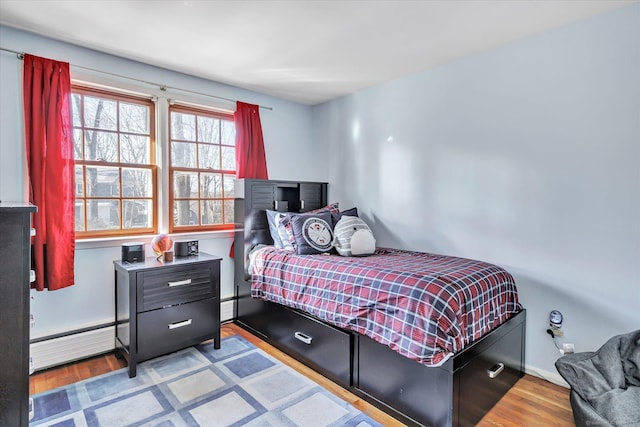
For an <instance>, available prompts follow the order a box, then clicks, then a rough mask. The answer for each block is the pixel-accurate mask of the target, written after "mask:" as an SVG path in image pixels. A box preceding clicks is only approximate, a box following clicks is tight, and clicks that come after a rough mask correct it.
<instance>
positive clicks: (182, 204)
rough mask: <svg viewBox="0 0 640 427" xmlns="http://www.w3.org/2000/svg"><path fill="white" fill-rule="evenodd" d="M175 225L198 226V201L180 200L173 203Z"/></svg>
mask: <svg viewBox="0 0 640 427" xmlns="http://www.w3.org/2000/svg"><path fill="white" fill-rule="evenodd" d="M173 215H174V216H173V218H174V220H173V223H174V224H175V225H198V201H197V200H179V201H176V202H173Z"/></svg>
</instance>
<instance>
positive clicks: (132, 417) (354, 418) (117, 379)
mask: <svg viewBox="0 0 640 427" xmlns="http://www.w3.org/2000/svg"><path fill="white" fill-rule="evenodd" d="M33 398H34V409H35V416H34V418H33V419H32V421H31V423H30V425H32V426H56V427H93V426H101V427H124V426H162V427H179V426H207V427H208V426H304V427H307V426H308V427H316V426H318V427H321V426H357V427H366V426H380V424H379V423H377V422H375V421H374V420H372V419H371V418H369V417H367V416H366V415H365V414H363V413H362V412H360V411H358V410H357V409H355V408H354V407H353V406H351V405H349V404H348V403H346V402H345V401H343V400H341V399H340V398H338V397H336V396H335V395H333V394H331V393H329V392H328V391H327V390H325V389H323V388H322V387H320V386H319V385H318V384H316V383H314V382H313V381H311V380H309V379H308V378H306V377H305V376H303V375H301V374H299V373H298V372H296V371H295V370H293V369H292V368H290V367H288V366H286V365H284V364H283V363H281V362H280V361H278V360H277V359H275V358H273V357H271V356H269V355H268V354H267V353H265V352H263V351H262V350H260V349H258V348H256V347H255V346H254V345H253V344H251V343H250V342H248V341H246V340H245V339H243V338H242V337H239V336H233V337H229V338H226V339H224V340H223V341H222V345H221V348H220V349H219V350H214V349H213V344H212V343H210V344H209V343H205V344H201V345H199V346H195V347H189V348H187V349H185V350H182V351H179V352H176V353H172V354H169V355H166V356H162V357H158V358H156V359H152V360H149V361H146V362H143V363H141V364H139V365H138V367H137V376H136V377H134V378H129V376H128V370H127V368H123V369H119V370H117V371H114V372H110V373H108V374H104V375H101V376H98V377H93V378H90V379H87V380H84V381H81V382H77V383H75V384H71V385H68V386H65V387H61V388H58V389H55V390H50V391H47V392H44V393H41V394H37V395H34V396H33Z"/></svg>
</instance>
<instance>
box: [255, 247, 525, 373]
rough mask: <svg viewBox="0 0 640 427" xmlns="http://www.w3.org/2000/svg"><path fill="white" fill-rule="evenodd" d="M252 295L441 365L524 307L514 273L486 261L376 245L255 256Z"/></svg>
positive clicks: (272, 250) (271, 251) (263, 252)
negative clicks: (342, 251) (362, 251)
mask: <svg viewBox="0 0 640 427" xmlns="http://www.w3.org/2000/svg"><path fill="white" fill-rule="evenodd" d="M254 256H255V258H254V262H253V270H252V286H251V294H252V296H253V297H256V298H262V299H264V300H267V301H272V302H275V303H278V304H283V305H286V306H289V307H293V308H296V309H300V310H302V311H306V312H308V313H311V314H313V315H314V316H316V317H317V318H319V319H321V320H324V321H326V322H327V323H330V324H333V325H335V326H339V327H341V328H344V329H349V330H352V331H356V332H358V333H360V334H363V335H366V336H368V337H371V338H372V339H374V340H375V341H378V342H379V343H381V344H384V345H387V346H389V347H390V348H391V349H393V350H395V351H396V352H398V353H400V354H401V355H403V356H405V357H408V358H409V359H412V360H415V361H417V362H420V363H422V364H425V365H428V366H439V365H441V364H443V363H444V362H446V361H447V359H449V357H450V356H451V355H452V354H453V353H455V352H457V351H459V350H461V349H462V348H464V346H466V345H467V344H469V343H471V342H473V341H475V340H477V339H478V338H480V337H482V336H483V335H484V334H486V333H487V332H489V331H491V330H492V329H494V328H496V327H497V326H498V325H500V324H501V323H503V322H505V321H506V320H507V319H509V318H510V317H511V316H512V315H513V314H515V313H517V312H519V311H520V310H521V309H522V306H521V305H520V303H519V301H518V294H517V290H516V285H515V282H514V280H513V277H512V276H511V274H509V273H508V272H507V271H505V270H504V269H502V268H500V267H498V266H496V265H493V264H489V263H486V262H481V261H475V260H470V259H464V258H456V257H450V256H443V255H434V254H428V253H421V252H409V251H402V250H396V249H384V248H378V249H377V250H376V253H375V254H373V255H370V256H367V257H341V256H339V255H296V254H295V253H293V252H289V251H285V250H282V249H276V248H274V247H271V246H268V247H264V248H261V249H258V250H257V252H256V253H255V254H254Z"/></svg>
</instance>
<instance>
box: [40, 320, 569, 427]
mask: <svg viewBox="0 0 640 427" xmlns="http://www.w3.org/2000/svg"><path fill="white" fill-rule="evenodd" d="M232 335H240V336H242V337H243V338H245V339H246V340H247V341H249V342H251V343H253V344H254V345H255V346H256V347H258V348H260V349H262V350H264V351H265V352H267V353H269V354H270V355H271V356H273V357H275V358H276V359H279V360H281V361H282V362H283V363H285V364H287V365H289V366H291V367H292V368H293V369H295V370H296V371H298V372H300V373H302V374H303V375H305V376H307V377H309V378H310V379H312V380H313V381H315V382H317V383H318V384H319V385H321V386H322V387H324V388H325V389H327V390H329V391H331V392H332V393H334V394H335V395H337V396H339V397H340V398H342V399H344V400H345V401H347V402H349V403H351V404H352V405H353V406H354V407H356V408H358V409H359V410H361V411H362V412H364V413H366V414H367V415H369V416H370V417H371V418H373V419H374V420H376V421H378V422H379V423H381V424H383V425H385V426H402V425H403V424H402V423H400V422H398V421H397V420H395V419H394V418H392V417H390V416H389V415H387V414H385V413H384V412H382V411H381V410H379V409H378V408H376V407H375V406H373V405H370V404H369V403H367V402H365V401H364V400H362V399H361V398H359V397H358V396H355V395H354V394H352V393H350V392H348V391H347V390H345V389H343V388H342V387H340V386H338V385H337V384H335V383H333V382H331V381H329V380H328V379H326V378H324V377H323V376H321V375H320V374H318V373H316V372H314V371H313V370H311V369H309V368H307V367H306V366H304V365H303V364H301V363H300V362H298V361H296V360H295V359H293V358H291V357H290V356H287V355H286V354H284V353H283V352H281V351H279V350H278V349H276V348H274V347H272V346H271V345H269V344H267V343H266V342H264V341H262V340H261V339H259V338H257V337H255V336H254V335H252V334H250V333H249V332H247V331H245V330H244V329H242V328H240V327H238V326H236V325H234V324H232V323H227V324H224V325H222V330H221V336H222V338H225V337H228V336H232ZM125 366H126V362H124V361H123V360H118V359H116V357H115V356H114V355H113V354H112V353H111V354H107V355H104V356H98V357H94V358H91V359H87V360H83V361H80V362H77V363H72V364H69V365H65V366H61V367H57V368H52V369H49V370H46V371H41V372H36V373H35V374H33V375H32V376H31V381H30V384H29V393H30V394H36V393H42V392H43V391H47V390H51V389H54V388H56V387H61V386H63V385H66V384H70V383H74V382H76V381H81V380H83V379H87V378H90V377H93V376H96V375H101V374H104V373H107V372H111V371H113V370H116V369H120V368H123V367H125ZM478 425H479V426H482V427H489V426H504V427H511V426H513V427H516V426H518V427H519V426H531V427H534V426H563V427H564V426H575V423H574V422H573V415H572V412H571V405H570V404H569V390H567V389H565V388H563V387H560V386H557V385H555V384H552V383H550V382H548V381H545V380H542V379H540V378H537V377H534V376H531V375H525V376H524V377H523V378H522V379H520V381H518V383H516V385H515V386H514V387H513V388H512V389H511V390H509V392H508V393H507V394H506V395H505V396H504V397H503V398H502V399H501V400H500V401H499V402H498V403H497V404H496V405H495V406H494V407H493V409H491V411H490V412H489V413H488V414H487V415H485V417H484V418H483V419H482V420H481V421H480V423H479V424H478Z"/></svg>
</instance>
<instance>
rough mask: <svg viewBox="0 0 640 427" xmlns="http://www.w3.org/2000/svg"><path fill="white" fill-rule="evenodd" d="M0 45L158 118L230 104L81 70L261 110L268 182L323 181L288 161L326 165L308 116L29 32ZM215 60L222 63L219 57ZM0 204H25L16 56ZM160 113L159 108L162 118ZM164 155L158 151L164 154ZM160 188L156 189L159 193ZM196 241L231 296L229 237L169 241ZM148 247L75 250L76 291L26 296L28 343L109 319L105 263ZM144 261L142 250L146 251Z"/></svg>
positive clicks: (7, 83)
mask: <svg viewBox="0 0 640 427" xmlns="http://www.w3.org/2000/svg"><path fill="white" fill-rule="evenodd" d="M0 46H2V47H3V48H6V49H12V50H15V51H19V52H27V53H31V54H34V55H38V56H43V57H47V58H52V59H56V60H61V61H67V62H69V63H71V65H72V66H71V73H72V78H74V79H80V80H84V81H91V82H93V83H99V84H105V85H111V86H115V87H118V86H120V87H124V88H126V89H128V90H132V91H136V92H140V93H147V94H151V95H155V96H157V97H158V98H159V101H158V106H159V107H158V110H159V114H160V115H162V114H166V108H167V99H168V98H171V99H180V100H183V101H189V102H195V103H199V104H205V105H212V106H215V107H220V108H226V109H228V110H231V111H233V110H235V105H234V104H233V103H229V102H224V101H217V100H215V99H211V98H207V97H198V96H194V95H189V94H186V93H184V92H179V91H172V90H169V91H167V92H162V91H160V90H158V89H157V88H156V87H153V86H150V85H145V84H140V83H136V82H133V81H131V80H128V79H121V78H118V77H113V76H108V75H105V74H102V73H94V72H90V71H87V70H86V69H84V68H81V67H85V68H91V69H97V70H100V71H103V72H108V73H112V74H119V75H123V76H127V77H132V78H136V79H141V80H145V81H151V82H157V83H162V84H164V85H167V86H173V87H178V88H181V89H187V90H190V91H198V92H203V93H207V94H212V95H217V96H221V97H226V98H231V99H239V100H241V101H245V102H250V103H255V104H260V105H265V106H269V107H272V108H273V110H265V109H261V111H260V115H261V119H262V126H263V133H264V138H265V146H266V148H265V149H266V156H267V163H268V169H269V171H270V177H271V178H275V179H301V180H311V181H320V180H325V179H326V172H325V170H324V169H323V168H322V164H324V163H325V162H322V161H319V162H311V163H310V162H295V161H291V159H308V158H313V159H320V160H321V159H323V158H326V151H325V147H316V146H314V145H313V139H312V137H311V129H312V127H311V122H312V109H311V107H308V106H304V105H301V104H297V103H292V102H288V101H284V100H281V99H278V98H273V97H269V96H265V95H261V94H258V93H255V92H250V91H246V90H242V89H238V88H234V87H231V86H227V85H223V84H219V83H215V82H212V81H207V80H203V79H199V78H195V77H191V76H187V75H184V74H180V73H175V72H170V71H167V70H164V69H160V68H156V67H152V66H148V65H145V64H141V63H137V62H134V61H129V60H125V59H122V58H118V57H115V56H111V55H106V54H102V53H98V52H95V51H92V50H89V49H85V48H82V47H78V46H74V45H70V44H66V43H61V42H57V41H54V40H51V39H47V38H43V37H39V36H36V35H33V34H30V33H26V32H22V31H18V30H15V29H12V28H9V27H4V26H0ZM222 59H223V58H222ZM0 91H1V93H2V96H1V97H0V200H2V201H5V202H9V201H26V199H27V197H26V195H25V194H26V193H27V191H28V187H27V186H26V183H25V182H26V181H25V167H24V162H25V160H24V147H23V138H24V136H23V128H24V123H23V116H22V61H21V60H18V59H17V58H16V55H14V54H11V53H7V52H4V51H0ZM162 108H164V113H163V110H162ZM157 134H158V139H159V144H160V148H161V152H162V151H163V150H162V147H166V129H158V133H157ZM164 151H165V152H166V150H164ZM167 185H168V184H167V183H166V182H165V183H164V187H165V188H166V187H167ZM181 239H182V240H184V239H199V241H200V250H202V251H205V252H209V253H214V254H217V255H220V256H223V257H224V258H223V262H222V272H221V273H222V289H221V293H222V297H223V298H225V297H226V298H228V297H231V296H232V295H233V260H232V259H231V258H229V257H228V254H229V248H230V245H231V242H232V234H231V233H230V232H226V233H208V234H200V235H186V236H185V235H183V236H179V235H175V236H174V240H181ZM132 240H136V241H140V240H141V241H144V242H146V243H149V242H150V240H151V239H150V238H148V237H147V238H141V239H138V238H134V239H132V238H127V239H107V240H101V241H92V242H81V241H79V242H78V243H77V250H76V285H75V286H71V287H69V288H65V289H62V290H58V291H55V292H35V291H33V292H32V295H33V296H34V300H33V301H32V312H33V313H34V315H35V317H36V327H35V328H34V329H33V330H32V331H31V336H32V338H34V337H35V338H38V337H42V336H48V335H51V334H56V333H61V332H66V331H71V330H75V329H79V328H83V327H89V326H93V325H96V324H102V323H105V322H112V321H113V318H114V302H113V263H112V261H113V260H114V259H118V258H119V257H120V245H121V244H122V243H123V242H125V241H132ZM146 250H147V253H148V254H151V253H152V252H151V249H150V246H149V245H147V247H146Z"/></svg>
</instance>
